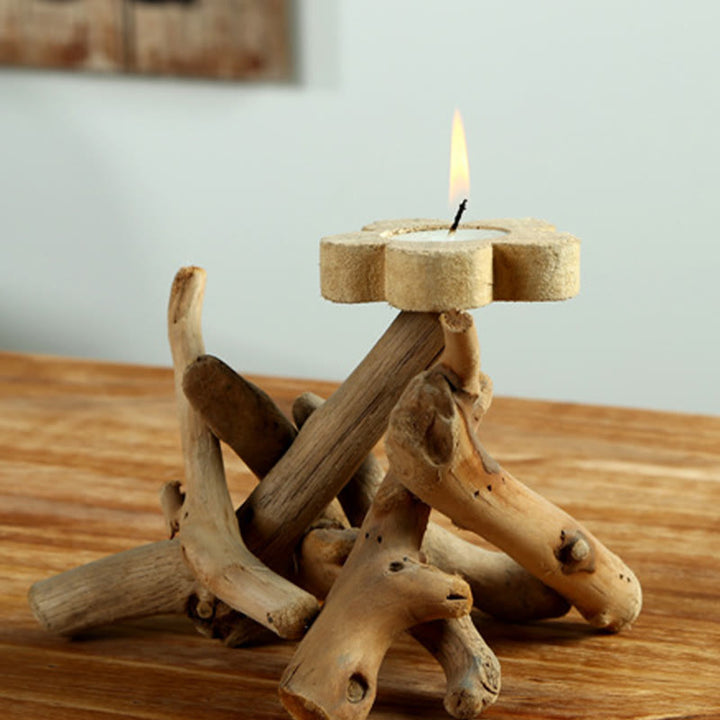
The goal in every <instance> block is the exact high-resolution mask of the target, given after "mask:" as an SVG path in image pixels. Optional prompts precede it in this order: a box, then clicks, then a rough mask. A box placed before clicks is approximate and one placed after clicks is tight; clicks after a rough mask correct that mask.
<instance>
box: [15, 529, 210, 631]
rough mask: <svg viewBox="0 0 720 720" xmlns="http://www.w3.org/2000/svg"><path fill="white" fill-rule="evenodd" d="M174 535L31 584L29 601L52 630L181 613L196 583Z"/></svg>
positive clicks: (86, 627)
mask: <svg viewBox="0 0 720 720" xmlns="http://www.w3.org/2000/svg"><path fill="white" fill-rule="evenodd" d="M179 549H180V547H179V544H178V542H177V541H175V540H164V541H162V542H156V543H150V544H149V545H142V546H140V547H137V548H133V549H132V550H126V551H125V552H121V553H117V554H116V555H110V556H108V557H105V558H102V559H101V560H96V561H95V562H91V563H88V564H87V565H81V566H80V567H76V568H73V569H72V570H68V571H67V572H63V573H60V574H59V575H54V576H53V577H51V578H48V579H46V580H40V581H38V582H36V583H34V584H33V586H32V587H31V588H30V592H29V593H28V600H29V602H30V608H31V609H32V611H33V614H34V615H35V617H36V618H37V619H38V621H39V622H40V623H41V624H42V626H43V627H44V628H45V629H46V630H49V631H50V632H54V633H58V634H60V635H75V634H77V633H81V632H83V631H85V630H88V629H89V628H92V627H96V626H98V625H106V624H108V623H113V622H117V621H118V620H130V619H134V618H139V617H146V616H148V615H162V614H168V613H169V614H181V613H184V612H185V611H186V607H187V604H188V601H189V600H190V598H191V597H193V596H194V594H195V593H196V592H197V587H198V583H197V580H196V579H195V577H194V576H193V574H192V573H191V572H190V570H189V569H188V567H187V566H186V565H185V563H184V562H183V559H182V555H181V553H180V552H179Z"/></svg>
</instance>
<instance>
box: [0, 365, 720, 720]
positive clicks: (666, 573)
mask: <svg viewBox="0 0 720 720" xmlns="http://www.w3.org/2000/svg"><path fill="white" fill-rule="evenodd" d="M254 380H256V381H257V382H258V383H259V384H260V385H261V386H262V387H263V388H264V389H265V390H267V391H268V393H269V394H270V395H271V396H272V397H273V398H275V399H276V400H278V401H279V402H280V404H281V407H282V409H283V410H284V411H285V412H286V413H287V412H289V408H290V404H291V403H292V400H293V399H294V398H295V397H296V396H297V395H298V394H299V393H300V392H302V391H304V390H313V391H314V392H316V393H318V394H320V395H322V396H328V395H330V394H331V392H332V391H333V389H334V388H335V386H334V385H331V384H329V383H308V382H305V381H303V382H299V381H292V380H284V379H277V378H276V379H268V378H263V379H256V378H254ZM481 436H482V441H483V443H484V444H485V445H486V446H487V447H488V449H489V450H490V451H491V452H492V453H493V454H494V455H495V457H496V458H497V459H498V460H499V461H500V462H501V463H502V464H503V465H505V466H506V467H507V468H508V469H510V470H511V471H512V472H514V473H515V474H517V475H518V476H521V477H522V478H523V480H524V481H525V482H526V483H527V484H529V485H530V486H531V487H532V488H533V489H534V490H537V491H538V492H540V493H542V494H543V495H545V496H546V497H547V498H548V499H550V500H552V501H553V502H555V503H558V504H559V505H561V506H562V507H564V508H565V509H566V510H568V511H569V512H571V513H572V514H573V515H574V516H575V517H579V518H582V519H583V521H584V522H585V524H586V525H587V526H588V528H589V529H590V530H592V531H593V532H594V533H596V534H597V535H598V536H599V537H601V538H602V539H603V540H604V541H605V542H606V543H607V544H608V545H609V546H610V547H612V548H613V549H614V550H616V551H617V552H618V553H619V554H621V555H622V556H623V558H624V559H625V560H626V561H627V562H628V564H629V565H631V566H632V567H633V568H634V569H635V571H636V573H637V575H638V577H639V578H640V580H641V582H642V584H643V589H644V607H643V612H642V614H641V615H640V617H639V618H638V620H637V622H636V623H635V624H634V625H633V628H632V630H631V631H630V632H627V633H620V634H619V635H610V636H608V635H603V634H597V633H596V632H594V631H593V630H592V629H591V628H590V627H588V625H587V624H586V623H585V622H584V621H583V620H582V619H581V618H580V616H579V615H577V614H576V613H575V611H571V614H570V615H568V616H567V617H566V618H563V619H562V620H553V621H545V622H541V623H536V624H531V625H505V624H502V623H495V622H491V621H489V620H487V619H484V618H480V617H477V618H476V619H477V621H478V622H479V623H480V628H481V630H482V634H483V636H484V637H485V639H486V640H487V641H488V643H489V645H490V647H491V648H492V649H493V651H494V652H495V653H496V655H497V656H498V658H499V659H500V662H501V664H502V668H503V690H502V694H501V695H500V698H499V699H498V702H497V703H496V704H495V705H493V706H492V707H491V708H488V710H486V712H485V715H484V717H487V718H492V719H494V720H517V719H518V718H522V720H541V719H542V720H547V719H548V718H553V719H554V720H561V719H563V720H565V719H567V720H577V719H579V718H588V719H590V718H592V719H593V720H595V719H596V718H599V717H601V718H603V720H641V719H642V720H646V719H647V718H657V719H659V718H663V719H666V718H673V719H679V718H684V717H692V718H693V719H694V720H715V719H716V718H717V717H718V716H720V699H719V698H718V694H717V690H716V687H717V668H718V666H720V604H719V603H718V597H720V560H718V541H717V538H718V532H719V531H720V520H719V517H718V511H717V508H718V506H719V505H720V482H719V481H718V478H720V419H718V418H711V417H701V416H692V415H679V414H678V415H676V414H671V413H656V412H646V411H639V410H625V409H615V408H603V407H588V406H581V405H569V404H563V403H548V402H538V401H527V400H515V399H508V398H502V397H501V398H496V399H495V400H494V403H493V406H492V408H491V409H490V410H489V411H488V414H487V416H486V417H485V419H484V420H483V423H482V426H481ZM225 467H226V475H227V477H228V482H229V485H230V489H231V493H232V495H233V500H234V502H235V504H238V503H239V502H240V501H241V500H242V499H243V498H244V497H246V496H247V494H248V493H249V492H250V490H251V489H252V488H253V487H254V486H255V482H256V480H255V479H254V478H253V477H251V475H250V474H249V472H248V471H247V469H246V468H245V466H244V465H243V463H241V462H240V461H239V460H238V459H237V458H235V457H234V456H233V454H232V453H230V452H226V453H225ZM181 476H182V455H181V451H180V445H179V437H178V433H177V425H176V411H175V403H174V397H173V384H172V374H171V372H170V371H169V370H167V369H161V368H141V367H134V366H127V365H113V364H103V363H93V362H82V361H74V360H64V359H55V358H45V357H38V356H27V355H15V354H0V588H1V589H2V592H1V593H0V618H1V619H2V622H1V623H0V707H2V710H3V716H4V718H7V719H8V720H18V719H20V718H22V719H23V720H25V719H27V718H33V720H34V718H37V717H42V718H44V719H45V720H66V719H69V718H73V719H74V720H91V719H93V720H95V719H97V720H112V719H113V718H118V720H119V718H121V717H123V718H138V720H139V719H140V718H143V719H147V718H153V719H155V720H177V719H178V718H185V717H198V716H200V715H202V716H203V718H205V720H219V719H223V720H230V719H231V718H232V719H234V720H238V719H241V720H281V719H282V718H285V717H286V716H285V713H284V711H283V709H282V708H281V706H280V702H279V700H278V698H277V692H276V688H277V682H278V680H279V678H280V676H281V674H282V672H283V670H284V668H285V666H286V665H287V664H288V662H289V661H290V658H291V657H292V655H293V652H294V646H293V644H291V643H280V644H276V645H268V646H262V647H257V648H247V649H229V648H226V647H223V646H222V645H220V644H219V643H213V642H210V641H208V640H207V639H206V638H203V637H201V636H200V635H198V634H197V633H196V632H195V630H194V629H193V628H192V624H191V623H190V622H189V621H187V620H185V621H184V620H182V619H177V620H176V619H173V620H165V619H162V618H157V619H152V620H144V621H136V622H132V623H127V624H124V625H122V626H118V627H114V628H106V629H103V630H98V631H95V632H93V633H92V635H89V636H87V637H86V639H84V640H83V641H75V642H69V641H67V640H65V639H63V638H59V637H57V636H55V635H52V634H50V633H48V632H47V631H45V630H43V629H42V628H40V627H39V626H38V624H37V622H36V621H35V619H34V618H33V616H32V613H31V611H30V609H29V607H28V605H27V600H26V593H27V590H28V588H29V587H30V585H31V584H32V583H33V582H34V581H36V580H38V579H40V578H43V577H48V576H50V575H53V574H55V573H58V572H61V571H63V570H67V569H70V568H72V567H75V566H76V565H79V564H81V563H86V562H90V561H92V560H96V559H99V558H101V557H104V556H105V555H107V554H109V553H115V552H120V551H123V550H129V549H131V548H133V547H135V546H137V545H138V544H141V543H150V542H154V541H158V540H160V539H162V538H163V537H164V536H165V528H164V522H163V518H162V515H161V513H160V511H159V508H158V503H157V492H158V490H159V487H160V485H162V484H163V483H164V482H167V481H169V480H173V479H177V478H179V477H181ZM437 519H438V520H439V521H440V522H441V523H442V524H443V525H445V526H447V525H448V523H447V521H446V520H445V519H444V518H442V517H437ZM456 532H458V533H459V534H460V535H462V536H463V537H464V538H466V539H470V540H472V539H473V538H472V536H471V535H470V534H469V533H465V532H461V531H456ZM378 685H379V691H378V697H377V700H376V703H375V706H374V708H373V711H372V713H371V715H370V717H371V718H372V719H373V720H401V719H402V720H410V718H428V719H430V718H432V720H441V718H446V717H447V714H446V713H445V710H444V709H443V707H442V697H443V692H444V688H445V678H444V677H443V674H442V672H441V671H440V669H439V668H438V666H437V664H436V663H435V661H434V660H433V658H432V657H431V656H430V655H428V654H427V653H425V651H424V650H422V649H421V648H419V646H418V645H417V644H416V643H415V642H414V641H413V640H411V639H409V638H401V639H400V640H398V641H397V642H396V643H394V644H393V646H392V647H391V649H390V651H389V653H388V655H387V656H386V660H385V663H384V664H383V666H382V669H381V671H380V675H379V680H378Z"/></svg>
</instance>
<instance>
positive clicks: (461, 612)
mask: <svg viewBox="0 0 720 720" xmlns="http://www.w3.org/2000/svg"><path fill="white" fill-rule="evenodd" d="M429 515H430V507H429V506H427V505H425V504H424V503H422V502H420V501H418V499H417V498H416V497H414V496H413V495H411V494H410V493H409V492H408V491H407V490H405V488H403V487H402V486H401V485H400V484H399V483H398V482H397V481H396V480H395V478H394V477H393V476H392V470H391V471H390V472H389V473H388V475H386V476H385V479H384V480H383V483H382V485H381V486H380V488H379V490H378V493H377V495H376V496H375V499H374V500H373V504H372V506H371V508H370V510H369V512H368V514H367V516H366V517H365V521H364V522H363V524H362V527H361V528H360V534H359V537H358V539H357V540H356V542H355V544H354V546H353V548H352V550H351V551H350V555H349V556H348V558H347V560H346V561H345V564H344V565H343V568H342V570H341V571H340V574H339V575H338V577H337V579H336V580H335V582H334V583H333V585H332V587H331V588H330V592H329V593H328V596H327V599H326V600H325V604H324V606H323V610H322V612H321V613H320V615H319V616H318V618H317V620H316V621H315V622H314V623H313V625H312V627H311V628H310V629H309V630H308V632H307V634H306V635H305V637H304V638H303V639H302V640H301V641H300V644H299V645H298V649H297V652H296V653H295V655H294V656H293V658H292V660H291V661H290V664H289V665H288V667H287V668H286V670H285V672H284V673H283V677H282V680H281V681H280V699H281V700H282V703H283V705H284V706H285V707H286V708H287V709H288V711H289V712H290V713H291V715H292V716H293V717H294V718H297V720H364V718H366V717H367V715H368V713H369V712H370V709H371V708H372V705H373V703H374V701H375V696H376V694H377V675H378V671H379V668H380V664H381V663H382V661H383V659H384V657H385V653H386V652H387V650H388V648H389V647H390V644H391V643H392V641H393V640H394V639H395V637H397V635H399V634H400V633H401V632H402V631H403V630H407V629H409V628H412V627H414V626H417V625H422V624H424V623H426V622H429V621H432V620H440V619H444V620H448V619H458V618H461V617H463V616H466V615H467V614H468V613H469V612H470V609H471V607H472V596H471V593H470V588H469V587H468V585H467V583H466V582H465V581H464V580H462V578H460V576H458V575H450V574H448V573H444V572H442V571H441V570H439V569H438V568H436V567H433V566H432V565H427V564H425V563H424V562H423V561H422V560H421V558H420V545H421V543H422V538H423V535H424V534H425V527H426V525H427V520H428V517H429ZM476 639H477V640H479V637H476ZM484 649H485V657H486V659H487V668H488V672H487V673H485V672H484V671H485V668H486V664H485V663H484V662H482V660H481V661H480V662H479V663H478V664H477V668H478V669H479V670H480V671H481V672H483V673H484V675H485V676H486V677H485V678H484V682H482V683H478V685H479V687H480V688H481V689H483V690H485V692H484V694H483V698H482V700H481V702H480V703H479V708H480V709H481V708H482V707H483V705H486V704H490V703H492V702H494V700H495V699H496V698H497V694H498V692H499V690H500V682H499V680H500V668H499V665H498V662H497V659H496V658H495V656H494V655H493V653H492V651H490V650H489V648H487V646H484ZM449 654H450V652H448V655H449ZM474 715H475V713H474V712H473V713H472V714H471V715H464V714H463V715H462V716H461V717H474Z"/></svg>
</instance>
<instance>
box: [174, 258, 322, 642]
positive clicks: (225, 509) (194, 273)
mask: <svg viewBox="0 0 720 720" xmlns="http://www.w3.org/2000/svg"><path fill="white" fill-rule="evenodd" d="M205 277H206V276H205V271H204V270H202V269H200V268H194V267H190V268H182V269H181V270H180V271H179V272H178V273H177V275H176V276H175V281H174V282H173V286H172V290H171V292H170V302H169V306H168V337H169V340H170V349H171V350H172V356H173V365H174V370H175V389H176V402H177V407H178V416H179V420H180V435H181V440H182V448H183V457H184V461H185V492H184V494H183V495H181V494H180V490H179V488H177V486H175V485H171V486H170V488H169V492H167V493H166V503H165V505H166V507H172V508H173V509H174V510H175V512H176V513H177V515H176V516H175V518H170V524H171V526H173V525H177V527H178V528H179V530H178V534H179V538H180V544H181V547H182V552H183V557H184V559H185V561H186V562H187V564H188V566H189V567H190V569H191V570H192V571H193V574H194V575H195V577H196V578H197V579H198V581H199V582H200V583H201V584H202V585H203V587H205V588H207V589H208V590H209V591H210V592H211V593H212V594H213V595H215V596H217V597H218V598H220V599H221V600H223V602H225V603H226V604H227V605H229V606H230V607H232V608H234V609H236V610H239V611H240V612H243V613H245V614H246V615H249V616H250V617H252V618H253V619H254V620H256V621H257V622H260V623H261V624H262V625H265V626H266V627H267V628H269V629H271V630H273V631H274V632H276V633H277V634H278V635H280V636H281V637H288V638H296V637H300V636H302V634H303V632H304V631H305V629H306V628H307V626H308V625H309V624H310V622H311V621H312V619H313V618H314V616H315V614H316V613H317V611H318V605H317V602H316V600H315V598H314V597H313V596H312V595H310V594H309V593H307V592H305V591H303V590H301V589H300V588H298V587H297V586H295V585H293V584H292V583H291V582H289V581H288V580H286V579H285V578H283V577H281V576H280V575H278V574H276V573H274V572H272V571H271V570H270V569H269V568H268V567H267V566H266V565H264V564H263V563H262V562H261V561H260V560H259V559H258V558H256V557H255V556H254V555H252V554H251V553H250V551H249V550H248V549H247V547H246V546H245V543H244V542H243V539H242V537H241V536H240V532H239V529H238V524H237V520H236V518H235V513H234V511H233V507H232V502H231V500H230V493H229V492H228V489H227V484H226V482H225V472H224V469H223V464H222V454H221V452H220V446H219V443H218V440H217V438H216V437H215V436H214V435H213V434H212V433H211V431H210V429H209V428H208V426H207V425H206V424H205V422H204V421H203V419H202V418H201V417H200V415H199V414H198V413H197V412H196V411H195V410H194V409H193V408H192V406H191V405H190V403H189V402H188V400H187V398H186V397H185V393H184V392H183V389H182V383H183V377H184V373H185V370H186V368H187V367H188V365H190V364H191V363H193V362H194V361H195V360H197V358H198V357H200V356H201V355H203V354H204V346H203V341H202V333H201V323H200V318H201V312H202V300H203V295H204V290H205ZM173 488H174V490H173ZM172 494H175V500H174V502H173V501H170V502H168V501H167V498H168V495H170V496H172Z"/></svg>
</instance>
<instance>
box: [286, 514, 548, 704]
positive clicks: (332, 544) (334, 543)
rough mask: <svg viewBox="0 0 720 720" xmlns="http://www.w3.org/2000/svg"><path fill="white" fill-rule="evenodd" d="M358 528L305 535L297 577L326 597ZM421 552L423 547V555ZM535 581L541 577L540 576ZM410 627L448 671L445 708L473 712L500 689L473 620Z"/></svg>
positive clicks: (491, 658) (495, 665)
mask: <svg viewBox="0 0 720 720" xmlns="http://www.w3.org/2000/svg"><path fill="white" fill-rule="evenodd" d="M360 532H361V531H360V530H359V529H358V528H338V527H323V526H320V527H316V528H313V529H312V530H310V531H309V532H308V534H307V535H306V536H305V538H304V539H303V543H302V547H301V551H300V559H299V563H298V564H299V576H298V582H299V583H300V584H301V585H302V586H303V587H305V588H306V589H308V590H310V592H312V593H313V594H314V595H316V596H317V597H324V596H325V595H327V593H328V592H329V590H330V588H331V587H332V586H333V584H334V583H335V581H336V580H337V578H338V576H339V574H340V571H341V569H342V567H343V565H344V564H345V561H346V560H347V558H348V556H349V555H350V552H351V551H352V549H353V547H354V545H355V541H356V540H357V538H358V535H359V534H360ZM419 557H420V558H422V557H423V556H422V551H421V554H420V555H419ZM536 582H537V581H536ZM408 632H409V633H410V634H411V635H412V636H413V637H414V638H415V639H416V640H417V641H418V642H420V643H421V644H422V645H423V646H424V647H425V648H426V649H427V650H428V651H429V652H430V654H431V655H433V656H434V657H435V659H436V660H437V661H438V662H439V663H440V665H441V667H442V669H443V672H444V673H445V681H446V688H445V698H444V705H445V709H446V710H447V711H448V713H449V714H450V715H452V716H453V717H455V718H475V717H477V716H478V715H479V714H480V713H481V712H482V711H483V709H484V708H485V707H486V706H487V705H488V704H489V703H490V702H491V701H492V699H493V698H494V697H495V696H496V695H497V694H498V692H499V690H500V685H499V681H500V675H499V664H498V663H497V659H496V658H495V656H494V654H493V652H492V650H490V648H489V647H488V646H487V644H486V643H485V641H484V640H483V639H482V637H481V636H480V634H479V633H478V631H477V628H476V627H475V625H474V624H473V622H472V620H471V619H470V618H469V617H467V616H463V617H460V618H453V619H445V620H434V621H431V622H426V623H423V624H422V625H416V626H414V627H412V628H410V629H409V630H408Z"/></svg>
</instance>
